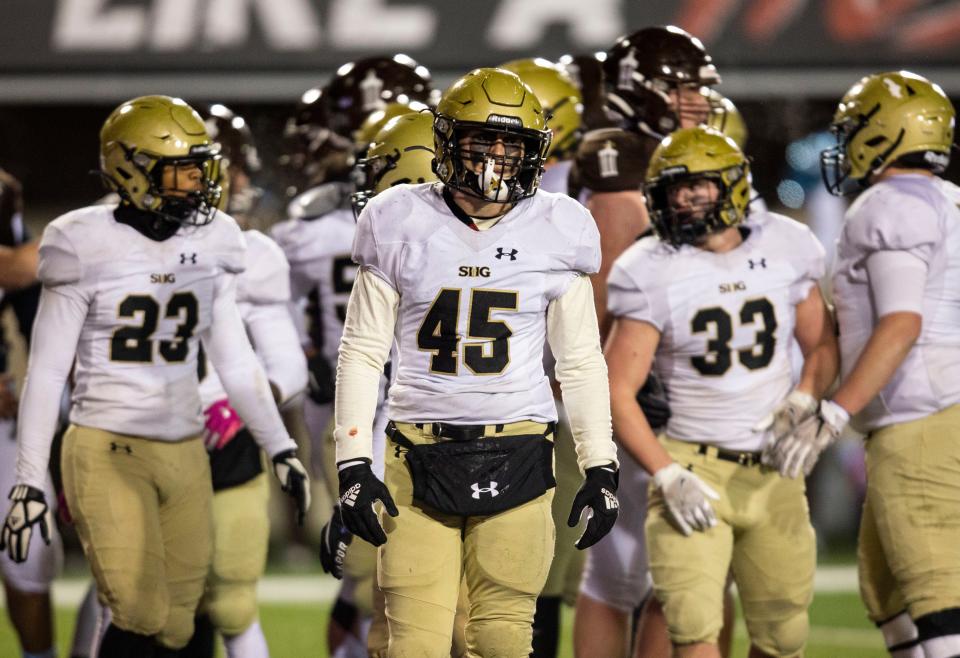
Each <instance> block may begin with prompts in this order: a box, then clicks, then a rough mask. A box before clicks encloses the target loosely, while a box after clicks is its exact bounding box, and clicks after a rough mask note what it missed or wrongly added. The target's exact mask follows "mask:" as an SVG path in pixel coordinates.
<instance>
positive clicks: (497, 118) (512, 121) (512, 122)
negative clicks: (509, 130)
mask: <svg viewBox="0 0 960 658" xmlns="http://www.w3.org/2000/svg"><path fill="white" fill-rule="evenodd" d="M487 123H499V124H500V125H503V126H516V127H517V128H523V120H521V119H520V117H505V116H503V115H502V114H491V115H490V116H488V117H487Z"/></svg>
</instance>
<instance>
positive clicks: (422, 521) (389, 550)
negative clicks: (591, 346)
mask: <svg viewBox="0 0 960 658" xmlns="http://www.w3.org/2000/svg"><path fill="white" fill-rule="evenodd" d="M498 427H500V426H498ZM397 429H398V430H399V431H400V432H401V433H403V435H404V436H406V437H407V438H408V439H409V440H410V441H412V442H413V443H415V444H420V443H426V442H432V441H433V440H434V439H433V436H432V435H431V434H430V432H429V429H426V430H420V429H418V428H417V427H416V426H415V425H412V424H407V423H397ZM495 429H496V428H495V427H493V426H491V427H490V428H489V434H488V436H508V435H518V434H540V435H542V434H543V433H544V431H545V429H546V426H545V425H543V424H540V423H533V422H529V421H525V422H518V423H512V424H509V425H506V426H502V427H501V429H502V431H501V432H499V433H496V432H495ZM394 447H395V446H394V444H392V443H388V444H387V451H386V485H387V487H388V488H389V490H390V494H391V495H392V496H393V499H394V502H396V504H397V509H398V510H399V512H400V514H399V516H397V517H396V518H393V517H390V516H389V515H387V514H386V512H383V511H382V512H381V514H380V520H381V523H383V527H384V530H386V533H387V543H386V544H384V545H383V546H381V547H380V548H379V549H378V557H377V579H378V583H379V586H380V589H381V590H382V591H383V594H384V598H385V602H386V609H385V614H386V619H387V626H388V634H389V646H388V649H387V652H386V655H387V656H389V657H390V658H395V657H396V658H399V657H401V656H416V657H417V658H431V657H436V658H445V657H447V656H449V655H450V650H451V643H452V639H453V638H452V636H453V628H454V616H455V613H456V609H457V600H458V597H459V596H460V584H461V581H463V582H465V583H466V587H467V599H468V600H469V613H468V618H467V621H466V626H465V635H466V644H467V655H468V656H473V657H480V656H483V657H486V658H489V657H491V656H510V657H514V656H527V655H528V654H529V653H530V651H531V638H532V629H531V625H532V623H533V614H534V609H535V607H536V599H537V596H538V595H539V593H540V590H541V589H542V588H543V585H544V582H545V581H546V578H547V572H548V570H549V568H550V562H551V559H552V558H553V544H554V531H553V519H552V517H551V510H550V507H551V502H552V500H553V490H552V489H551V490H549V491H547V492H546V493H545V494H544V495H542V496H540V497H538V498H536V499H534V500H531V501H529V502H527V503H525V504H523V505H520V506H519V507H516V508H513V509H510V510H507V511H505V512H501V513H499V514H495V515H492V516H481V517H463V516H457V515H451V514H443V513H440V512H436V511H434V510H431V509H429V508H425V507H424V506H421V505H418V504H416V505H415V504H414V502H413V483H412V481H411V479H410V470H409V469H408V468H407V465H406V463H405V461H404V459H403V457H402V456H401V455H398V454H397V451H396V450H395V449H394ZM372 655H375V656H376V654H372Z"/></svg>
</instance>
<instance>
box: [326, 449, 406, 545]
mask: <svg viewBox="0 0 960 658" xmlns="http://www.w3.org/2000/svg"><path fill="white" fill-rule="evenodd" d="M339 477H340V517H341V518H342V519H343V525H345V526H347V529H348V530H349V531H350V532H352V533H353V534H355V535H356V536H357V537H359V538H360V539H362V540H364V541H366V542H370V543H371V544H373V545H374V546H380V545H381V544H385V543H387V535H386V533H385V532H384V531H383V526H382V525H380V520H379V519H378V518H377V514H376V512H374V511H373V503H374V502H375V501H377V500H379V501H380V502H381V503H383V508H384V509H385V510H387V514H389V515H390V516H397V515H398V514H399V513H400V512H399V511H397V506H396V504H395V503H394V502H393V497H392V496H391V495H390V492H389V491H388V490H387V485H385V484H384V483H383V482H381V481H380V480H378V479H377V476H376V475H374V474H373V469H371V468H370V464H369V463H367V462H366V461H357V462H356V463H354V464H351V465H350V466H347V467H346V468H341V469H340V471H339Z"/></svg>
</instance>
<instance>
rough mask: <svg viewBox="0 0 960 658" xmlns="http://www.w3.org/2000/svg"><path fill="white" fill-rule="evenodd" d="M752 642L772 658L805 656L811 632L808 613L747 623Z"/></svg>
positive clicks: (803, 612)
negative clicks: (778, 657) (776, 657)
mask: <svg viewBox="0 0 960 658" xmlns="http://www.w3.org/2000/svg"><path fill="white" fill-rule="evenodd" d="M747 627H748V629H749V631H750V641H751V642H752V643H753V644H754V645H756V647H757V648H758V649H760V650H761V651H763V652H764V653H767V654H769V655H771V656H782V657H783V658H787V657H792V656H801V655H803V648H804V646H806V643H807V635H808V634H809V632H810V622H809V619H808V618H807V611H806V610H803V611H802V612H797V613H794V614H793V615H791V616H787V617H780V618H778V619H761V620H752V621H749V622H748V623H747Z"/></svg>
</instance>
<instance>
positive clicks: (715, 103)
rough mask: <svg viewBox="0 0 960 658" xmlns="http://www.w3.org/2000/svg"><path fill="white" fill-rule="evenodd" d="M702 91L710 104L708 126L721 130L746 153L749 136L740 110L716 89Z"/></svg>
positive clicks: (707, 88)
mask: <svg viewBox="0 0 960 658" xmlns="http://www.w3.org/2000/svg"><path fill="white" fill-rule="evenodd" d="M702 91H703V93H704V95H705V96H706V97H707V100H708V101H709V102H710V115H709V116H708V117H707V121H706V125H707V126H709V127H710V128H715V129H717V130H719V131H720V132H722V133H723V134H724V135H726V136H727V137H729V138H730V139H732V140H733V141H734V143H735V144H736V145H737V147H738V148H739V149H740V150H741V151H746V146H747V138H748V137H749V134H748V133H747V124H746V123H745V122H744V120H743V115H742V114H740V110H738V109H737V106H736V105H734V104H733V101H732V100H730V99H729V98H727V97H726V96H724V95H723V94H721V93H720V92H718V91H716V90H715V89H711V88H709V87H704V88H703V90H702Z"/></svg>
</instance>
